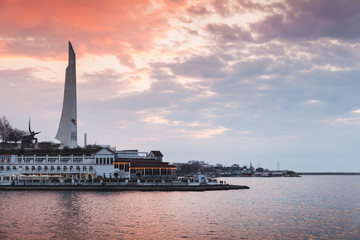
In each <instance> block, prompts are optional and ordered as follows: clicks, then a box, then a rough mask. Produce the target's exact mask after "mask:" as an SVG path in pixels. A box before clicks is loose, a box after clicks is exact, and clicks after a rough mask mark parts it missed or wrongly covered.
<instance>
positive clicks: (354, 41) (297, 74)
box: [0, 0, 360, 172]
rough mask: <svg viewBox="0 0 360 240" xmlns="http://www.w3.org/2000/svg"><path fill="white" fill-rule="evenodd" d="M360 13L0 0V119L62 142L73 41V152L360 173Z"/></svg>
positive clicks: (216, 0) (318, 0) (353, 3)
mask: <svg viewBox="0 0 360 240" xmlns="http://www.w3.org/2000/svg"><path fill="white" fill-rule="evenodd" d="M359 23H360V1H358V0H331V1H328V0H311V1H306V0H299V1H291V0H289V1H282V0H273V1H270V0H234V1H231V0H212V1H211V0H206V1H190V0H189V1H186V0H138V1H137V0H127V1H125V0H104V1H98V0H78V1H73V0H32V1H28V0H0V94H1V99H2V102H1V105H0V106H1V108H0V116H6V117H7V118H8V120H9V121H10V123H12V125H13V126H14V127H16V128H19V129H23V130H26V129H27V124H28V119H29V116H31V123H32V128H33V130H35V131H41V134H39V135H38V136H39V140H40V141H45V140H46V141H55V142H56V140H55V134H56V131H57V128H58V124H59V121H60V115H61V108H62V101H63V99H62V98H63V91H64V81H65V68H66V66H67V54H68V41H71V43H72V45H73V47H74V50H75V52H76V57H77V66H76V67H77V97H78V144H79V145H81V146H82V145H83V134H84V133H87V135H88V143H89V144H94V143H97V144H109V145H112V146H116V147H117V149H118V150H122V149H139V150H140V151H150V150H161V151H162V153H163V154H164V155H165V158H164V161H167V162H187V161H188V160H200V161H205V162H208V163H211V164H215V163H221V164H224V165H227V166H229V165H231V164H233V163H237V164H240V165H245V164H247V165H249V163H250V162H252V164H253V165H254V166H255V167H257V166H261V167H264V168H270V169H276V167H277V162H278V161H279V163H280V168H281V169H291V170H294V171H358V172H359V171H360V161H359V160H360V147H359V142H360V44H359V43H360V41H359V40H360V27H359Z"/></svg>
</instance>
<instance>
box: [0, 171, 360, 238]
mask: <svg viewBox="0 0 360 240" xmlns="http://www.w3.org/2000/svg"><path fill="white" fill-rule="evenodd" d="M223 180H225V181H227V182H228V183H231V184H241V185H248V186H249V187H250V189H249V190H232V191H210V192H106V193H103V192H72V191H59V192H54V191H10V192H6V191H1V192H0V239H183V238H185V239H186V238H188V239H360V176H303V177H301V178H224V179H223Z"/></svg>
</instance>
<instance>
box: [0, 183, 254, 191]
mask: <svg viewBox="0 0 360 240" xmlns="http://www.w3.org/2000/svg"><path fill="white" fill-rule="evenodd" d="M237 189H249V187H248V186H243V185H226V184H225V185H198V186H137V185H132V186H127V185H123V186H80V185H77V186H74V185H60V186H0V190H2V191H14V190H15V191H31V190H36V191H39V190H40V191H142V192H146V191H221V190H237Z"/></svg>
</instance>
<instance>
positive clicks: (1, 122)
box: [0, 116, 12, 143]
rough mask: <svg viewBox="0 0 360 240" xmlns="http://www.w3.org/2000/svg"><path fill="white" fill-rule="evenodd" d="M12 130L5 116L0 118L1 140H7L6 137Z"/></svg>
mask: <svg viewBox="0 0 360 240" xmlns="http://www.w3.org/2000/svg"><path fill="white" fill-rule="evenodd" d="M11 131H12V126H11V124H10V123H9V121H8V120H7V118H6V117H5V116H3V117H2V118H0V135H1V139H2V141H3V142H5V143H6V142H7V141H8V137H9V135H10V133H11Z"/></svg>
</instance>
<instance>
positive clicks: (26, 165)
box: [0, 148, 176, 185]
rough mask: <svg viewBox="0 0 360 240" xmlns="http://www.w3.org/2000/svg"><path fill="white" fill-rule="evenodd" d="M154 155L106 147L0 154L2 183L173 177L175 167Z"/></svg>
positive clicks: (51, 182) (57, 182)
mask: <svg viewBox="0 0 360 240" xmlns="http://www.w3.org/2000/svg"><path fill="white" fill-rule="evenodd" d="M153 152H155V153H158V152H159V151H153ZM136 153H137V154H136ZM144 154H145V155H144ZM153 155H154V153H152V152H150V154H147V153H143V152H138V151H137V150H132V151H119V152H114V151H112V150H110V149H105V148H103V149H101V150H100V151H98V152H96V153H95V154H92V155H91V156H85V155H82V156H73V155H69V156H49V155H45V156H36V155H26V156H25V155H21V156H18V155H0V185H10V184H36V183H38V184H44V185H45V184H46V185H48V184H59V183H67V182H68V183H73V184H77V183H81V182H87V183H96V182H101V183H102V182H105V181H108V182H118V181H119V180H120V181H126V182H127V181H129V180H140V179H163V180H164V179H174V178H175V170H176V167H175V166H172V165H169V163H166V162H162V161H160V160H157V159H156V158H155V157H153ZM161 155H162V154H161ZM136 156H137V157H136Z"/></svg>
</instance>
